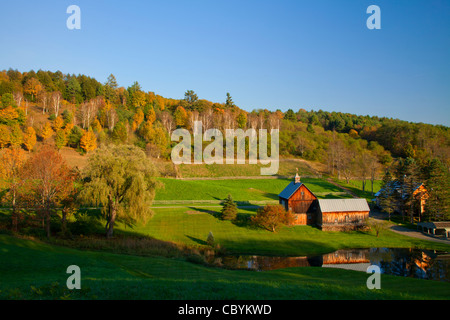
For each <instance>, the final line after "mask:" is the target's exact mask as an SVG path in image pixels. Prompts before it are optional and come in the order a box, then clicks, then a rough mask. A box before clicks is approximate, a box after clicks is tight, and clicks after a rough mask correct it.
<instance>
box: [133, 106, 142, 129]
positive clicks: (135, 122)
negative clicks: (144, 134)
mask: <svg viewBox="0 0 450 320" xmlns="http://www.w3.org/2000/svg"><path fill="white" fill-rule="evenodd" d="M142 121H144V113H143V112H142V110H141V109H138V110H137V111H136V113H135V114H134V116H133V124H132V126H131V129H132V130H133V131H136V129H137V128H139V126H140V125H141V123H142Z"/></svg>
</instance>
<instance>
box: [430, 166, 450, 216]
mask: <svg viewBox="0 0 450 320" xmlns="http://www.w3.org/2000/svg"><path fill="white" fill-rule="evenodd" d="M425 171H426V175H427V181H426V183H425V188H426V189H427V191H428V199H427V200H426V203H425V218H426V219H427V220H430V221H440V220H443V221H445V220H449V219H450V212H449V211H450V174H449V172H448V170H447V169H446V168H445V166H444V165H443V164H442V162H441V161H439V160H438V159H433V160H431V161H430V162H429V163H428V164H427V166H426V167H425Z"/></svg>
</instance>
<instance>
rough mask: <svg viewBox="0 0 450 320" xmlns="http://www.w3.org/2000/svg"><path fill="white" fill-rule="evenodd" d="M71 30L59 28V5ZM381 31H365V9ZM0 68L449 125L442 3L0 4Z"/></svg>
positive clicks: (445, 5) (448, 57) (255, 104)
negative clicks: (73, 9) (74, 25)
mask: <svg viewBox="0 0 450 320" xmlns="http://www.w3.org/2000/svg"><path fill="white" fill-rule="evenodd" d="M72 4H75V5H78V6H79V7H80V9H81V29H80V30H69V29H68V28H67V27H66V20H67V18H68V17H69V16H70V14H67V13H66V9H67V7H68V6H69V5H72ZM372 4H375V5H378V6H379V7H380V9H381V30H369V29H368V28H367V27H366V20H367V19H368V18H369V16H370V14H367V13H366V9H367V7H368V6H369V5H372ZM0 14H1V18H0V41H1V42H0V43H1V47H0V69H9V68H13V69H18V70H19V71H22V72H23V71H29V70H31V69H34V70H35V71H37V70H39V69H43V70H51V71H57V70H60V71H62V72H63V73H75V74H79V73H81V74H86V75H89V76H92V77H95V78H96V79H97V80H98V81H100V82H102V83H104V82H105V81H106V78H107V76H108V75H109V74H111V73H112V74H114V75H115V76H116V78H117V80H118V83H119V85H120V86H124V87H128V86H130V85H131V84H132V83H133V82H134V81H138V82H139V83H140V84H141V86H142V88H143V89H144V90H145V91H154V92H155V93H157V94H160V95H162V96H164V97H168V98H177V99H179V98H183V97H184V92H185V91H186V90H194V91H195V92H196V93H197V94H198V96H199V97H200V98H202V99H207V100H210V101H213V102H224V101H225V97H226V92H230V94H231V95H232V97H233V100H234V102H235V103H236V104H237V105H238V106H239V107H241V108H243V109H245V110H248V111H250V110H252V109H256V108H267V109H269V110H276V109H281V110H282V111H286V110H287V109H289V108H292V109H293V110H294V111H297V110H298V109H299V108H304V109H306V110H311V109H313V110H318V109H322V110H326V111H341V112H349V113H355V114H362V115H366V114H368V115H378V116H387V117H393V118H399V119H402V120H407V121H414V122H425V123H432V124H444V125H446V126H450V1H448V0H423V1H413V0H390V1H385V0H383V1H382V0H371V1H365V0H341V1H337V0H329V1H325V0H308V1H301V0H292V1H288V0H277V1H275V0H271V1H266V0H239V1H236V0H195V1H191V0H180V1H175V0H161V1H130V0H127V1H125V0H122V1H111V0H109V1H106V0H90V1H79V0H70V1H66V0H54V1H22V0H15V1H2V2H1V4H0Z"/></svg>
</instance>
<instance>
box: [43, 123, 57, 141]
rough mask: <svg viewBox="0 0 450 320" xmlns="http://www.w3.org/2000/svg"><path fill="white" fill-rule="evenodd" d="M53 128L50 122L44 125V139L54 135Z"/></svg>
mask: <svg viewBox="0 0 450 320" xmlns="http://www.w3.org/2000/svg"><path fill="white" fill-rule="evenodd" d="M53 133H54V132H53V129H52V125H51V124H50V122H46V123H45V125H44V128H42V133H41V137H42V139H43V140H47V139H48V138H50V137H51V136H52V135H53Z"/></svg>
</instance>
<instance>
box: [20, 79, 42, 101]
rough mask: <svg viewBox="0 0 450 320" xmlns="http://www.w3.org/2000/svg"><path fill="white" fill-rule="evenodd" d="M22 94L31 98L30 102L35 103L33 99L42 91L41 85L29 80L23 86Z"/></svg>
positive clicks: (36, 80) (37, 81)
mask: <svg viewBox="0 0 450 320" xmlns="http://www.w3.org/2000/svg"><path fill="white" fill-rule="evenodd" d="M23 89H24V92H25V93H27V94H29V95H30V96H31V101H35V97H37V96H38V95H39V93H40V92H41V91H42V90H43V88H42V84H41V83H40V82H39V80H38V79H36V78H34V77H33V78H29V79H28V80H27V82H26V83H25V85H24V88H23Z"/></svg>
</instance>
